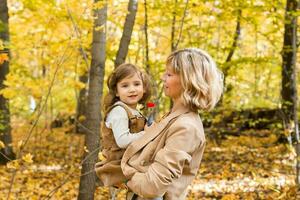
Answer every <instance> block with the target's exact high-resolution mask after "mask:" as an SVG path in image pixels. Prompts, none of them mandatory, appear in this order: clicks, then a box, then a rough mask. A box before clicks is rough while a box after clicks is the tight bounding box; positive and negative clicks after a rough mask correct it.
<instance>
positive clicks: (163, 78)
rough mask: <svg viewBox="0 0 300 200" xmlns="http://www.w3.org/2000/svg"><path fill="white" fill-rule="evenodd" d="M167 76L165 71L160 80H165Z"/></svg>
mask: <svg viewBox="0 0 300 200" xmlns="http://www.w3.org/2000/svg"><path fill="white" fill-rule="evenodd" d="M165 77H166V75H165V73H163V75H162V76H161V77H160V80H162V81H165Z"/></svg>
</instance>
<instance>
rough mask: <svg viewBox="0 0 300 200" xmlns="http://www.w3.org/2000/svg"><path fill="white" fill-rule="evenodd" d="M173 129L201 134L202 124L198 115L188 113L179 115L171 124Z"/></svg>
mask: <svg viewBox="0 0 300 200" xmlns="http://www.w3.org/2000/svg"><path fill="white" fill-rule="evenodd" d="M172 127H173V128H175V129H176V128H179V129H181V128H184V129H187V130H190V131H196V132H203V124H202V121H201V118H200V116H199V114H198V113H195V112H188V113H185V114H182V115H180V116H179V117H178V118H177V119H176V120H175V121H174V122H173V124H172Z"/></svg>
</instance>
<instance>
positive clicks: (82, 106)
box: [75, 73, 88, 133]
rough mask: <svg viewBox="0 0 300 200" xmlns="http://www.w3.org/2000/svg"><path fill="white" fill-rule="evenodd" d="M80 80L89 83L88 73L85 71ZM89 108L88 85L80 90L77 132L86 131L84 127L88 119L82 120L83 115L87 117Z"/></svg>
mask: <svg viewBox="0 0 300 200" xmlns="http://www.w3.org/2000/svg"><path fill="white" fill-rule="evenodd" d="M79 81H80V82H82V83H84V84H87V82H88V75H87V74H86V73H85V74H83V75H81V76H80V77H79ZM86 110H87V88H86V86H85V87H84V88H82V89H80V91H79V96H78V99H77V108H76V121H75V132H76V133H84V127H85V122H86V120H81V117H82V116H84V117H86Z"/></svg>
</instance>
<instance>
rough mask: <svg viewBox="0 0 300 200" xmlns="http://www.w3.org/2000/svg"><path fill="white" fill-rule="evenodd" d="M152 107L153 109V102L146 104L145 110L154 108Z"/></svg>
mask: <svg viewBox="0 0 300 200" xmlns="http://www.w3.org/2000/svg"><path fill="white" fill-rule="evenodd" d="M154 107H155V103H153V102H148V103H147V108H154Z"/></svg>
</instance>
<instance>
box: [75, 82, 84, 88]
mask: <svg viewBox="0 0 300 200" xmlns="http://www.w3.org/2000/svg"><path fill="white" fill-rule="evenodd" d="M74 87H75V88H76V89H79V90H80V89H82V88H84V87H85V84H84V83H83V82H80V81H75V82H74Z"/></svg>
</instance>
